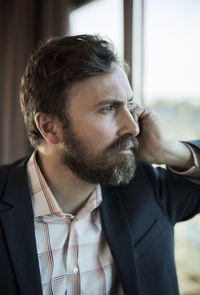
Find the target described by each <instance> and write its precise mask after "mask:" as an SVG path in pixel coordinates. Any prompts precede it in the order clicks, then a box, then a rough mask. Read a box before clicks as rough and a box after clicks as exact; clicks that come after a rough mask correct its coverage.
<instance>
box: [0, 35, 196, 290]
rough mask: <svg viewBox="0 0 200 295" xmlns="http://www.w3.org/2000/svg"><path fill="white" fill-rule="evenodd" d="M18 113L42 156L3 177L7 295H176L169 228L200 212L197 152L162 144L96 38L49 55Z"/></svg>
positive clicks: (107, 48)
mask: <svg viewBox="0 0 200 295" xmlns="http://www.w3.org/2000/svg"><path fill="white" fill-rule="evenodd" d="M20 101H21V107H22V112H23V115H24V120H25V125H26V128H27V133H28V136H29V139H30V142H31V144H32V145H33V147H34V148H35V151H34V153H33V154H32V155H31V157H28V158H25V159H22V160H19V161H17V162H16V163H14V164H12V165H7V166H3V167H1V170H0V177H1V182H0V183H1V185H0V196H1V199H0V230H1V235H0V261H1V268H0V278H1V279H0V290H1V294H5V295H10V294H12V295H13V294H24V295H27V294H28V295H32V294H34V295H35V294H37V295H39V294H54V295H55V294H56V295H62V294H69V295H71V294H95V295H98V294H128V295H129V294H142V295H155V294H159V295H161V294H162V295H171V294H178V287H177V279H176V271H175V263H174V237H173V226H174V224H175V223H176V222H178V221H181V220H185V219H188V218H190V217H192V216H193V215H195V214H196V213H198V212H199V210H200V190H199V186H198V185H197V184H194V182H197V183H198V181H199V176H200V173H199V171H200V170H199V164H198V156H199V149H200V143H199V142H191V143H187V144H186V143H181V142H174V141H172V140H169V139H167V138H166V137H165V136H164V134H163V132H162V130H161V128H160V126H159V123H158V122H157V120H156V118H155V117H154V116H153V114H152V113H151V112H150V111H149V110H148V109H145V108H143V107H140V106H139V105H138V104H136V102H135V100H134V99H133V94H132V90H131V88H130V85H129V82H128V79H127V76H126V74H125V72H124V71H123V69H122V68H121V66H120V63H119V62H118V59H117V57H116V55H115V53H114V51H113V49H112V47H111V44H110V43H108V42H107V41H105V40H102V39H101V38H100V37H98V36H91V35H80V36H73V37H60V38H54V39H51V40H49V41H47V42H45V43H44V44H42V45H41V46H40V47H39V48H38V49H37V50H36V51H35V52H34V53H33V55H32V56H31V58H30V59H29V61H28V65H27V68H26V71H25V73H24V75H23V78H22V86H21V95H20ZM136 158H137V160H138V159H139V160H140V162H138V161H137V164H136ZM144 162H148V163H156V164H166V165H168V166H170V167H171V168H170V169H171V170H173V171H174V172H176V173H173V172H171V171H169V170H165V169H161V168H157V169H155V168H152V166H151V165H150V164H145V163H144ZM178 174H183V175H182V176H180V175H178ZM185 178H188V179H187V180H186V179H185Z"/></svg>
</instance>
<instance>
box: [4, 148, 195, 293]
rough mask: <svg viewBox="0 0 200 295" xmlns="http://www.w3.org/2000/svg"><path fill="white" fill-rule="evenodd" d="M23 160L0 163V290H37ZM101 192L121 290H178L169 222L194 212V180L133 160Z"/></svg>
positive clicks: (105, 228) (102, 205)
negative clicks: (123, 181)
mask: <svg viewBox="0 0 200 295" xmlns="http://www.w3.org/2000/svg"><path fill="white" fill-rule="evenodd" d="M192 144H194V145H196V146H197V147H198V148H199V149H200V142H192ZM27 160H28V159H24V160H19V161H18V162H16V163H14V164H12V165H7V166H1V167H0V294H2V295H17V294H20V295H42V288H41V280H40V272H39V263H38V257H37V249H36V241H35V234H34V218H33V210H32V204H31V198H30V192H29V187H28V182H27V175H26V162H27ZM102 194H103V202H102V204H101V206H100V211H101V219H102V224H103V228H104V231H105V234H106V237H107V241H108V244H109V246H110V249H111V252H112V255H113V258H114V261H115V264H116V267H117V272H118V277H119V280H120V282H121V284H122V287H123V290H124V293H125V295H139V294H140V295H175V294H176V295H177V294H179V292H178V286H177V278H176V270H175V262H174V224H175V223H176V222H178V221H182V220H186V219H188V218H191V217H192V216H194V215H195V214H196V213H198V212H199V210H200V189H199V186H197V185H194V184H192V183H190V182H188V181H187V180H185V179H184V178H183V177H180V176H177V175H175V174H173V173H171V172H169V171H167V170H165V169H161V168H157V169H155V168H153V167H152V166H151V165H148V164H144V163H138V164H137V169H136V175H135V177H134V178H133V180H132V181H131V182H130V183H129V184H128V185H124V186H103V187H102ZM60 295H63V294H60Z"/></svg>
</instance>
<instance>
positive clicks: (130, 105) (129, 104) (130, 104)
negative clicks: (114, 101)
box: [127, 102, 133, 110]
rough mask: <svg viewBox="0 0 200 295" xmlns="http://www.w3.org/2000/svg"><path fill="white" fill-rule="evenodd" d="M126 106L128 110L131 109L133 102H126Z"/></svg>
mask: <svg viewBox="0 0 200 295" xmlns="http://www.w3.org/2000/svg"><path fill="white" fill-rule="evenodd" d="M127 107H128V109H129V110H132V109H133V102H130V103H128V105H127Z"/></svg>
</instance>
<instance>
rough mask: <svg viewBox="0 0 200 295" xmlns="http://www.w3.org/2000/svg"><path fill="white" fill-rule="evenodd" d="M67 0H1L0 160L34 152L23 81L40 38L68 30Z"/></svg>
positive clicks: (10, 159) (0, 161)
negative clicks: (22, 100) (22, 94)
mask: <svg viewBox="0 0 200 295" xmlns="http://www.w3.org/2000/svg"><path fill="white" fill-rule="evenodd" d="M68 15H69V1H67V0H0V135H1V137H0V164H3V163H7V162H12V161H14V160H16V159H18V158H19V157H23V156H24V155H27V154H28V153H30V152H31V148H30V145H29V143H28V140H27V137H26V132H25V130H24V124H23V118H22V115H21V111H20V106H19V84H20V78H21V75H22V73H23V71H24V68H25V65H26V62H27V58H28V56H29V55H30V53H31V52H32V50H33V48H34V47H35V46H36V45H37V42H38V40H41V39H44V38H46V37H49V36H58V35H64V34H66V33H67V28H68Z"/></svg>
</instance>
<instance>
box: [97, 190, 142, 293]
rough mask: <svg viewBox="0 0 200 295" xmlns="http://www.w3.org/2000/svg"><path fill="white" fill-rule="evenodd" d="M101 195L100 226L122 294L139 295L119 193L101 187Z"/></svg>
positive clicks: (130, 243)
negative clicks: (102, 228)
mask: <svg viewBox="0 0 200 295" xmlns="http://www.w3.org/2000/svg"><path fill="white" fill-rule="evenodd" d="M102 195H103V202H102V205H101V209H100V210H101V217H102V224H103V227H104V231H105V234H106V237H107V241H108V244H109V246H110V249H111V252H112V255H113V258H114V261H115V264H116V267H117V269H118V274H119V278H120V281H121V283H122V286H123V289H124V292H125V294H126V295H129V294H130V295H139V287H138V281H137V270H136V264H135V257H134V252H133V241H132V239H131V234H130V231H129V224H128V221H127V218H126V215H125V212H124V211H123V206H121V204H120V198H119V193H118V192H117V190H116V189H115V188H113V187H102Z"/></svg>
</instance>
